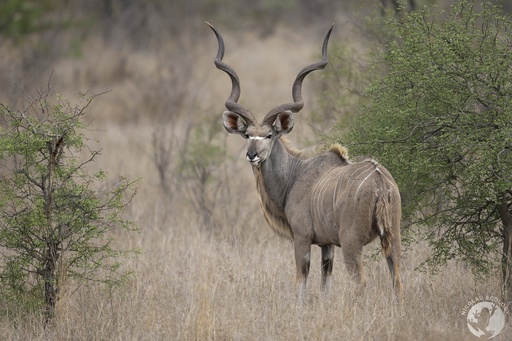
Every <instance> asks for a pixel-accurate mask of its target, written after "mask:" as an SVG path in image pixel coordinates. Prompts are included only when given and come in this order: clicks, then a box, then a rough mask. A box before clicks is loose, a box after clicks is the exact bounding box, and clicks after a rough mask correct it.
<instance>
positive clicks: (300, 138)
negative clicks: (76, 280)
mask: <svg viewBox="0 0 512 341" xmlns="http://www.w3.org/2000/svg"><path fill="white" fill-rule="evenodd" d="M432 3H435V4H436V5H437V6H438V7H437V9H436V10H435V11H441V10H443V9H445V10H448V9H449V5H450V3H451V2H450V1H440V0H439V1H427V0H417V1H415V2H414V4H415V8H416V9H418V8H421V7H422V6H423V5H426V4H427V5H430V4H432ZM3 4H8V5H9V6H10V7H9V8H7V7H6V8H5V9H6V11H0V12H1V13H2V14H1V17H0V27H1V30H0V35H1V36H2V39H1V40H0V49H1V52H2V56H3V57H2V58H1V59H0V70H1V71H2V72H0V80H1V82H0V102H2V103H4V104H5V105H6V106H8V107H10V108H19V107H20V106H21V103H22V98H21V97H19V96H18V95H17V94H18V92H15V91H14V90H16V89H19V88H22V89H24V90H25V91H26V92H29V93H30V92H31V91H32V90H33V89H36V88H37V87H38V86H40V85H41V84H45V83H46V82H47V80H48V75H49V74H51V73H53V76H52V79H53V81H54V83H55V89H56V91H57V92H59V93H61V94H62V96H63V97H65V98H68V99H69V101H70V102H71V103H78V102H79V100H80V95H79V94H80V93H81V92H89V93H102V92H104V91H107V90H111V91H110V92H109V93H107V94H105V95H103V96H100V97H98V98H97V99H95V101H94V104H93V105H92V106H91V107H90V110H89V111H88V113H87V117H88V118H90V120H91V123H90V124H89V128H90V131H88V133H87V134H88V135H90V136H88V137H90V138H91V139H93V140H94V139H98V141H100V142H98V143H97V146H98V147H99V148H100V149H101V150H102V152H101V155H98V156H99V158H98V162H96V163H93V164H89V165H88V167H87V171H88V172H90V174H94V172H96V171H98V170H99V169H100V168H101V169H104V170H106V171H107V172H108V173H109V175H110V176H111V177H114V179H115V178H116V177H119V179H120V177H121V176H126V177H127V178H139V177H140V178H141V183H140V185H139V186H138V193H137V196H136V197H134V199H133V201H132V202H131V203H130V204H129V205H128V206H127V207H126V210H125V216H124V218H125V219H128V220H133V221H135V222H136V223H137V225H139V226H140V227H141V233H140V235H124V234H121V233H113V234H112V237H115V240H116V242H117V243H119V245H120V246H121V247H122V248H124V249H132V248H136V249H141V250H142V251H143V254H142V255H141V256H140V257H139V258H138V259H137V260H136V259H127V260H126V261H124V262H123V264H122V266H121V270H128V271H133V272H134V274H135V276H134V277H133V279H132V280H131V281H130V282H129V283H128V284H127V285H126V286H125V287H123V290H122V291H120V292H117V293H116V292H112V291H104V290H102V289H100V288H98V287H95V286H82V287H80V288H79V289H78V290H76V291H72V292H70V291H68V292H66V294H63V295H62V297H61V299H60V301H59V303H58V304H57V306H56V317H57V318H56V322H55V324H54V325H53V326H52V328H44V318H43V317H42V316H39V315H38V314H26V313H25V312H23V311H19V310H13V309H11V308H12V307H9V306H8V305H6V304H5V303H3V304H4V305H3V307H2V308H5V311H7V312H8V314H4V315H3V316H2V318H1V319H0V330H1V332H2V335H5V336H4V337H5V338H6V339H12V340H15V339H31V340H53V339H79V340H81V339H89V340H100V339H101V340H103V339H123V340H127V339H137V340H160V339H173V340H174V339H180V340H182V339H185V340H187V339H200V340H207V339H255V338H257V339H270V340H272V339H280V340H281V339H291V340H297V339H305V340H306V339H326V340H330V339H332V340H338V339H375V340H410V339H421V340H439V339H445V340H461V339H468V340H469V339H471V334H470V333H469V331H468V329H467V327H466V320H465V318H466V317H465V316H462V315H461V311H462V309H463V308H464V306H465V305H466V304H467V303H468V302H469V301H470V300H473V299H474V298H475V297H479V296H486V295H492V296H496V297H498V296H500V294H501V280H500V276H496V275H493V276H485V277H484V278H480V277H477V276H474V275H473V274H472V273H471V271H470V269H469V268H468V267H467V264H465V263H464V262H456V261H453V260H450V261H448V262H447V264H446V266H445V267H442V268H440V270H439V273H438V274H437V275H435V276H433V275H432V274H430V273H429V272H428V271H427V272H426V273H421V272H418V271H416V270H415V269H416V267H417V266H418V265H420V264H422V263H423V262H424V261H425V260H426V259H427V258H428V256H429V255H431V254H432V249H431V248H430V246H429V245H428V244H427V243H425V242H419V243H413V244H410V245H409V251H408V253H407V255H406V256H405V257H404V259H403V262H402V269H403V280H404V287H405V301H404V302H405V303H404V308H403V310H401V311H399V310H397V309H395V308H394V305H393V304H391V302H392V300H393V298H392V289H391V285H390V281H389V278H388V277H389V274H388V272H387V269H386V265H385V262H383V260H382V259H380V258H378V259H379V260H378V261H374V260H373V258H370V257H368V258H367V259H366V265H365V267H366V273H367V277H368V284H367V286H366V288H365V294H364V296H362V297H361V296H357V294H356V292H357V291H356V290H355V288H354V287H353V283H351V282H350V280H349V279H348V278H347V276H346V271H345V269H344V268H343V267H342V266H341V265H340V264H341V257H342V255H341V253H340V252H339V250H337V251H336V256H335V258H336V259H337V261H336V262H335V263H336V266H335V270H334V278H333V283H332V284H333V285H332V294H331V296H330V297H329V299H325V298H323V297H322V296H321V295H320V292H319V283H320V274H319V266H318V267H312V271H311V280H310V282H309V288H310V295H309V298H308V299H307V300H306V302H305V305H304V309H302V310H301V311H297V310H296V309H295V302H296V297H295V283H294V273H295V269H294V260H293V248H292V246H291V245H290V244H289V243H288V242H286V241H283V240H281V239H279V238H278V237H276V236H274V235H273V234H272V233H271V232H270V231H269V229H268V228H267V226H266V225H265V221H264V218H263V217H262V214H261V212H260V209H259V206H258V202H257V196H256V194H255V186H254V179H253V177H252V172H251V170H250V167H249V166H248V165H247V164H246V162H245V160H244V158H243V146H242V145H240V144H239V142H240V141H238V139H230V138H229V137H228V136H227V134H225V132H224V131H223V128H222V123H221V115H220V114H221V112H222V111H223V110H224V107H223V103H224V101H225V99H226V96H227V94H228V92H229V79H227V77H226V76H225V75H224V74H223V73H221V72H218V70H216V69H215V68H214V66H213V58H214V56H215V53H216V41H215V39H214V37H213V36H212V34H211V32H210V31H209V29H208V28H207V27H206V26H205V25H204V21H205V20H207V21H209V22H211V23H212V24H214V25H215V26H216V27H217V28H219V29H220V30H221V32H222V33H223V35H224V38H225V40H226V49H227V50H226V57H225V60H226V61H227V62H228V63H229V64H230V65H232V66H234V67H235V69H236V70H237V72H238V74H239V76H240V78H241V83H242V97H241V102H242V103H243V104H244V105H245V106H247V107H249V108H251V109H252V110H253V112H255V114H256V115H257V116H259V117H262V116H263V114H264V113H266V110H268V108H270V107H274V106H275V105H277V104H279V103H282V102H287V101H289V100H290V89H291V83H292V81H293V79H294V77H295V75H296V73H297V72H298V70H300V68H301V67H303V66H304V65H306V64H308V63H310V62H311V61H313V60H316V58H317V57H318V53H319V44H320V43H321V38H322V37H323V35H324V34H325V31H326V29H327V28H328V27H330V25H331V23H332V22H334V23H335V31H334V35H333V37H332V39H331V43H332V44H331V45H330V51H329V53H330V56H331V57H332V58H331V62H330V64H329V66H328V67H327V69H326V70H325V72H324V73H323V75H322V74H320V73H319V74H315V75H312V76H311V79H309V78H308V80H307V81H306V84H305V85H304V94H305V100H306V107H305V108H304V110H303V111H302V112H301V114H300V115H298V117H297V118H296V125H295V128H294V132H293V133H292V134H291V135H290V137H291V138H294V139H295V142H296V143H297V144H299V145H302V146H308V145H310V144H315V143H317V142H318V141H324V138H325V137H327V136H330V135H332V134H333V131H332V127H333V126H334V125H335V124H336V123H338V122H339V121H345V122H348V121H349V120H350V119H351V116H352V115H353V114H354V113H356V112H357V110H358V108H359V107H360V106H361V104H362V103H363V102H364V101H365V100H366V96H367V95H365V94H364V92H363V89H364V88H366V86H367V85H368V84H369V81H370V79H371V78H370V77H369V74H368V73H367V72H366V71H367V70H368V69H367V66H368V60H370V58H371V55H369V54H368V52H369V51H370V50H371V49H372V48H373V47H375V46H376V45H377V42H382V43H385V42H387V41H389V39H390V35H391V33H390V32H389V31H387V30H384V29H379V28H377V29H367V27H368V26H367V25H366V23H367V22H368V21H375V20H381V18H382V12H383V11H384V10H385V9H389V10H390V11H394V9H395V6H394V3H393V1H377V0H364V1H357V2H356V1H343V2H339V1H329V0H316V1H300V0H290V1H230V0H223V1H207V0H203V1H199V0H198V1H186V0H184V1H173V2H169V1H159V0H151V1H129V0H109V1H99V0H98V1H88V2H82V1H61V0H46V1H21V0H18V1H16V0H10V1H7V2H3ZM6 6H7V5H6ZM407 6H408V7H409V8H411V6H410V5H409V4H408V5H407ZM7 9H9V11H10V12H9V11H7ZM506 9H507V8H506V7H505V10H506ZM404 12H406V11H404ZM4 13H11V15H7V14H5V15H4ZM399 15H403V14H399ZM374 27H375V26H374ZM377 27H378V26H377ZM380 27H383V26H380ZM379 72H380V71H379ZM333 95H334V96H333ZM320 143H321V142H320ZM95 147H96V142H94V141H91V145H90V148H91V149H93V150H94V149H96V148H95ZM351 154H355V150H354V152H353V153H351ZM372 156H374V157H375V158H377V159H379V160H381V158H382V157H383V155H372ZM381 161H383V163H384V164H385V165H386V166H388V164H386V162H384V159H382V160H381ZM419 233H422V232H419ZM372 247H373V246H370V250H368V251H366V254H367V255H371V254H372V253H373V252H372V250H371V249H372ZM377 247H378V246H377ZM313 251H314V252H313V255H312V257H313V261H314V259H317V260H318V265H320V261H319V259H320V254H319V252H318V250H316V249H314V250H313ZM506 328H508V329H506V330H504V331H503V332H502V334H501V335H500V337H501V339H502V340H506V336H507V335H509V334H510V325H507V326H506ZM497 339H498V340H499V338H497Z"/></svg>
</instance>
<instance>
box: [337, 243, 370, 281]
mask: <svg viewBox="0 0 512 341" xmlns="http://www.w3.org/2000/svg"><path fill="white" fill-rule="evenodd" d="M341 251H342V252H343V260H344V261H345V266H346V268H347V270H348V272H349V274H350V276H351V277H352V278H353V279H354V280H355V281H356V282H357V283H358V284H359V285H360V286H361V287H364V284H365V276H364V269H363V263H362V261H361V257H362V254H363V245H361V244H359V243H356V242H353V241H350V240H347V239H345V240H344V241H343V242H342V243H341Z"/></svg>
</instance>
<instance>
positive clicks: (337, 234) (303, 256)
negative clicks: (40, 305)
mask: <svg viewBox="0 0 512 341" xmlns="http://www.w3.org/2000/svg"><path fill="white" fill-rule="evenodd" d="M208 25H209V24H208ZM209 26H210V27H211V28H212V30H213V31H214V32H215V35H216V36H217V40H218V43H219V51H218V54H217V57H216V59H215V65H216V66H217V68H219V69H220V70H223V71H224V72H226V73H227V74H228V75H229V76H230V78H231V81H232V91H231V95H230V96H229V98H228V99H227V101H226V108H227V109H228V111H226V112H224V114H223V119H224V127H225V128H226V130H227V131H228V132H230V133H235V134H240V135H242V136H243V137H244V138H245V139H246V140H247V141H248V142H247V159H248V161H249V162H250V163H251V165H252V168H253V172H254V174H255V177H256V184H257V190H258V195H259V200H260V204H261V208H262V210H263V213H264V215H265V218H266V220H267V222H268V223H269V225H270V227H271V228H272V229H273V230H274V231H275V232H276V233H277V234H279V235H282V236H284V237H287V238H289V239H291V240H292V241H293V244H294V248H295V261H296V266H297V281H298V283H299V285H300V291H299V297H302V295H303V292H304V290H305V286H306V279H307V276H308V272H309V266H310V250H311V245H312V244H316V245H319V246H320V247H321V249H322V265H321V266H322V267H321V269H322V288H323V289H326V288H327V286H328V280H329V277H330V275H331V273H332V267H333V257H334V246H340V247H341V249H342V253H343V257H344V261H345V265H346V267H347V269H348V271H349V272H350V273H351V274H352V275H353V276H354V277H355V278H356V279H357V280H359V281H362V280H364V272H363V268H362V264H361V255H362V250H363V246H364V245H366V244H368V243H370V242H371V241H373V240H374V239H375V238H377V237H380V239H381V244H382V247H383V251H384V254H385V256H386V259H387V262H388V266H389V270H390V272H391V277H392V281H393V286H394V288H395V290H396V293H397V295H398V297H399V298H400V296H401V292H402V284H401V280H400V273H399V262H400V219H401V201H400V193H399V191H398V187H397V185H396V183H395V181H394V180H393V178H392V177H391V175H390V174H389V172H388V171H387V170H386V169H385V168H384V167H383V166H382V165H380V164H378V163H377V162H376V161H374V160H366V161H362V162H357V163H352V162H350V161H349V160H348V157H347V153H346V150H345V149H344V148H343V147H341V146H339V145H334V146H332V147H331V148H330V149H329V150H328V151H326V152H324V153H323V154H320V155H317V156H314V157H305V156H303V155H302V154H301V153H300V152H299V151H296V150H294V149H292V148H291V147H289V146H288V145H287V143H286V141H285V140H283V138H282V136H283V134H287V133H289V132H290V131H291V130H292V128H293V113H296V112H298V111H300V110H301V109H302V107H303V102H302V95H301V88H302V81H303V80H304V78H305V77H306V75H307V74H308V73H310V72H311V71H314V70H318V69H323V68H324V67H325V65H326V64H327V43H328V40H329V36H330V33H331V31H332V28H331V30H329V32H328V33H327V36H326V37H325V39H324V44H323V48H322V61H321V62H318V63H315V64H312V65H309V66H307V67H305V68H304V69H302V70H301V71H300V72H299V75H298V76H297V78H296V80H295V82H294V84H293V99H294V102H293V103H288V104H283V105H280V106H278V107H276V108H274V109H272V110H271V111H270V112H269V113H268V114H267V115H266V116H265V118H264V119H263V121H262V123H257V121H256V119H255V117H254V116H253V115H252V113H251V112H250V111H249V110H247V109H246V108H244V107H242V106H241V105H240V104H238V103H237V101H238V98H239V96H240V82H239V80H238V76H237V75H236V72H235V71H234V70H233V69H232V68H231V67H230V66H228V65H226V64H225V63H223V62H222V58H223V55H224V42H223V39H222V36H221V35H220V34H219V32H218V31H217V30H216V29H215V28H213V27H212V26H211V25H209Z"/></svg>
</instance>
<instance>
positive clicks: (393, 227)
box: [375, 191, 402, 299]
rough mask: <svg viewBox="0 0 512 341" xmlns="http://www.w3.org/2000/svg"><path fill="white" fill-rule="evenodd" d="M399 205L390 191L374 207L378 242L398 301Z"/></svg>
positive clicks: (397, 199)
mask: <svg viewBox="0 0 512 341" xmlns="http://www.w3.org/2000/svg"><path fill="white" fill-rule="evenodd" d="M400 205H401V203H400V199H399V197H398V198H397V197H396V196H395V195H393V193H392V192H391V191H387V193H384V194H382V195H380V196H379V198H378V199H377V203H376V207H375V218H376V222H377V226H378V228H379V231H380V234H381V235H380V241H381V245H382V250H383V251H384V255H385V256H386V260H387V263H388V267H389V272H390V273H391V279H392V280H393V287H394V288H395V290H396V292H397V294H398V297H399V299H400V297H401V295H402V282H401V279H400V272H399V266H400V249H401V245H400V220H401V215H402V211H401V206H400Z"/></svg>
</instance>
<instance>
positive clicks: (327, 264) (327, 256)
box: [321, 245, 334, 293]
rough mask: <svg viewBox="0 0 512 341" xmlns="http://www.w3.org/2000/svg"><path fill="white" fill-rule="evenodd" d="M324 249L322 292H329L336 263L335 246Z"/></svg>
mask: <svg viewBox="0 0 512 341" xmlns="http://www.w3.org/2000/svg"><path fill="white" fill-rule="evenodd" d="M321 248H322V268H321V269H322V291H323V292H324V293H327V292H329V282H330V278H331V274H332V267H333V261H334V245H324V246H322V247H321Z"/></svg>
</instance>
